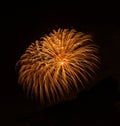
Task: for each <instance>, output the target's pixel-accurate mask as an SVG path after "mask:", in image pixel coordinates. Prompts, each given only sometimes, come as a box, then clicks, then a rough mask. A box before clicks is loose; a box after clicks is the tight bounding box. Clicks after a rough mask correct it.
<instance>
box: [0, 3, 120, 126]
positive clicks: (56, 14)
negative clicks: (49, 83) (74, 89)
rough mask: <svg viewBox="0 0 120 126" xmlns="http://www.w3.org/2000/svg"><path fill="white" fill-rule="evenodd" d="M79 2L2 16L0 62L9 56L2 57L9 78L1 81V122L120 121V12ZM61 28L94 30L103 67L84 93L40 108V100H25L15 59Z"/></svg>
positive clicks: (56, 125) (74, 124)
mask: <svg viewBox="0 0 120 126" xmlns="http://www.w3.org/2000/svg"><path fill="white" fill-rule="evenodd" d="M41 6H42V5H41ZM81 7H82V5H81V6H79V5H78V6H67V7H66V6H59V7H55V6H45V7H43V8H41V9H39V8H18V9H15V10H13V11H7V12H6V13H4V14H3V15H2V18H1V19H2V23H1V33H2V34H3V36H2V38H3V40H2V41H4V43H3V44H4V45H3V46H2V47H3V48H4V49H3V50H4V51H2V53H1V54H4V56H3V57H1V59H2V58H3V60H1V61H5V62H2V63H3V65H5V67H4V68H3V74H2V75H5V78H2V79H3V82H2V81H1V82H2V83H1V85H2V86H1V87H3V88H1V89H2V90H1V110H2V114H1V116H2V117H5V118H4V119H3V120H2V121H3V124H5V123H6V122H7V123H8V124H9V123H10V122H11V121H12V120H14V122H15V124H16V126H24V125H25V126H37V125H39V126H40V125H41V126H44V125H49V126H64V125H70V126H79V125H81V126H90V125H96V126H101V125H114V126H116V125H119V121H118V119H119V116H118V115H119V112H120V101H119V92H120V72H119V71H120V56H119V55H120V24H119V21H120V20H119V15H118V13H116V12H115V11H112V10H111V11H109V10H108V9H105V10H106V11H104V10H103V9H100V10H97V7H96V8H95V9H93V10H92V9H91V8H87V7H86V8H82V9H81ZM117 12H118V11H117ZM57 28H70V29H71V28H75V29H76V30H77V31H82V32H85V33H90V34H92V35H93V37H94V40H95V41H96V43H97V44H98V45H99V46H100V52H99V54H100V58H101V63H102V66H101V68H100V71H99V73H98V75H97V77H96V79H95V80H96V82H95V83H96V84H95V86H94V87H92V88H91V89H89V90H85V91H83V92H81V93H80V94H79V95H78V97H77V98H76V99H73V100H70V101H66V102H63V103H60V104H58V105H53V106H51V107H48V108H44V109H41V108H40V106H39V104H36V103H34V102H33V101H31V100H30V99H27V98H26V97H25V95H24V93H23V92H22V90H21V88H20V87H19V85H18V83H17V78H18V76H17V72H16V71H15V64H16V62H17V61H18V60H19V58H20V56H21V55H22V54H23V53H24V51H25V49H26V48H27V47H28V46H29V44H31V42H33V41H35V40H36V39H39V38H40V37H41V36H43V35H44V34H48V33H49V32H51V30H52V29H57ZM3 89H5V90H3ZM3 108H5V109H3ZM13 115H14V116H13ZM6 120H7V121H6Z"/></svg>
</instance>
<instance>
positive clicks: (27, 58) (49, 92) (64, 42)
mask: <svg viewBox="0 0 120 126" xmlns="http://www.w3.org/2000/svg"><path fill="white" fill-rule="evenodd" d="M97 50H98V48H97V46H96V45H95V43H94V42H93V40H92V37H91V36H90V35H86V34H84V33H82V32H77V31H76V30H75V29H72V30H68V29H58V30H57V31H55V30H53V31H52V32H51V33H50V34H49V35H45V36H44V37H42V38H41V39H40V40H36V41H35V42H34V43H32V44H31V45H30V46H29V47H28V48H27V49H26V51H25V53H24V54H23V55H22V56H21V58H20V60H19V61H18V62H17V65H18V66H20V69H19V79H18V82H19V84H21V85H22V86H23V88H25V89H27V93H32V94H33V95H35V96H36V97H39V98H40V101H41V102H44V101H45V100H47V101H48V102H50V103H51V102H55V101H59V100H61V99H64V98H65V97H66V96H69V94H71V93H72V91H73V90H75V91H76V92H78V91H79V89H80V88H81V86H80V85H79V84H81V85H82V87H84V80H85V81H87V80H88V77H90V78H91V77H92V75H93V73H95V70H96V68H97V66H98V65H97V63H98V62H99V58H98V56H97V55H96V53H97Z"/></svg>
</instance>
